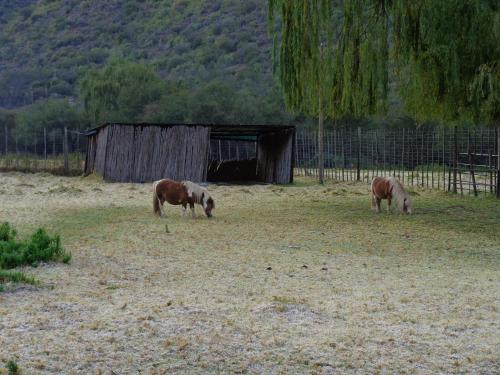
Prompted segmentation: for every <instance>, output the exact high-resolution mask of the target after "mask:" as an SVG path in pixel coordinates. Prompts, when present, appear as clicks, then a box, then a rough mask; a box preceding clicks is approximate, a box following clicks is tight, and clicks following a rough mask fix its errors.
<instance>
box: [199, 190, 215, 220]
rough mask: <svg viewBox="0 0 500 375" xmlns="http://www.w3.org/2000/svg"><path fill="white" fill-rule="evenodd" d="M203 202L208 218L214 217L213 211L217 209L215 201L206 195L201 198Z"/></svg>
mask: <svg viewBox="0 0 500 375" xmlns="http://www.w3.org/2000/svg"><path fill="white" fill-rule="evenodd" d="M201 202H202V205H203V210H205V214H206V215H207V217H212V210H213V209H214V208H215V204H214V200H213V199H212V197H210V196H209V195H206V194H205V193H203V194H202V196H201Z"/></svg>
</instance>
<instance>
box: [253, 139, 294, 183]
mask: <svg viewBox="0 0 500 375" xmlns="http://www.w3.org/2000/svg"><path fill="white" fill-rule="evenodd" d="M293 137H294V131H293V130H283V131H280V132H274V133H269V134H262V135H260V136H259V138H258V142H257V177H258V179H259V181H263V182H270V183H277V184H288V183H290V182H292V181H293V164H292V163H293V158H292V155H293Z"/></svg>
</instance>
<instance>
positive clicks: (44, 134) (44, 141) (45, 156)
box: [43, 128, 47, 166]
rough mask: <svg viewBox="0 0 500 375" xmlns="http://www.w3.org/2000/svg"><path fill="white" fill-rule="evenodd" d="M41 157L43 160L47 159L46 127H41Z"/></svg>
mask: <svg viewBox="0 0 500 375" xmlns="http://www.w3.org/2000/svg"><path fill="white" fill-rule="evenodd" d="M43 158H44V159H45V160H47V129H46V128H43ZM46 166H47V165H46Z"/></svg>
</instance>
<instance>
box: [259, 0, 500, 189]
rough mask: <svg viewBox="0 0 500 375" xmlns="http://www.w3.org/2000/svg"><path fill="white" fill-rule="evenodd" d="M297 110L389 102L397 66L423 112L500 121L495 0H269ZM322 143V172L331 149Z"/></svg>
mask: <svg viewBox="0 0 500 375" xmlns="http://www.w3.org/2000/svg"><path fill="white" fill-rule="evenodd" d="M268 5H269V27H270V30H271V32H272V33H274V35H275V56H274V61H275V67H276V71H277V73H278V76H279V78H280V82H281V86H282V89H283V93H284V97H285V103H286V105H287V107H288V109H289V110H291V111H293V112H301V113H304V114H307V115H310V116H315V117H318V118H319V134H320V137H322V120H323V116H325V117H329V118H338V117H342V116H345V115H351V116H355V117H365V116H370V115H374V114H379V115H381V114H384V113H386V111H387V105H386V103H387V93H388V84H389V82H388V81H389V79H388V76H389V67H392V66H394V67H395V70H394V74H393V75H392V76H394V79H395V81H396V86H397V88H398V94H399V96H400V97H401V99H402V102H403V104H404V107H405V109H406V111H407V113H408V114H409V115H411V116H413V117H414V118H415V120H416V121H426V120H430V119H433V120H438V121H442V122H444V123H457V122H459V121H475V122H482V123H487V124H492V123H495V121H496V122H498V121H499V108H500V93H499V90H500V84H499V82H500V74H499V66H500V60H499V53H500V48H499V45H500V44H499V43H498V41H499V40H500V15H499V5H498V2H496V1H492V0H448V1H441V0H434V1H432V0H305V1H290V0H269V1H268ZM319 144H320V150H319V151H320V157H319V159H320V160H319V167H320V180H322V168H323V157H322V149H321V145H322V142H320V143H319Z"/></svg>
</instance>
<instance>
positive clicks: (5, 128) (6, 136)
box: [3, 122, 9, 155]
mask: <svg viewBox="0 0 500 375" xmlns="http://www.w3.org/2000/svg"><path fill="white" fill-rule="evenodd" d="M3 128H4V130H5V155H7V154H8V152H9V143H8V142H9V136H8V135H7V122H5V124H3Z"/></svg>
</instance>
